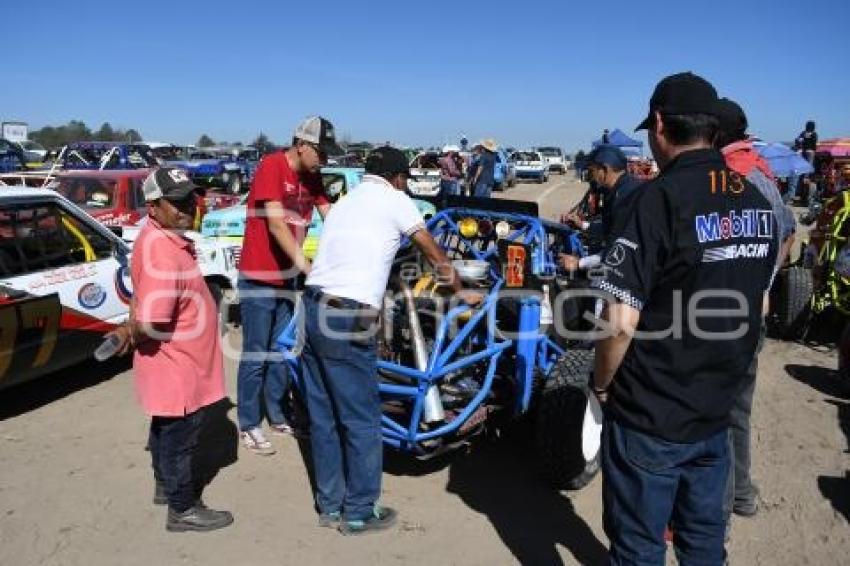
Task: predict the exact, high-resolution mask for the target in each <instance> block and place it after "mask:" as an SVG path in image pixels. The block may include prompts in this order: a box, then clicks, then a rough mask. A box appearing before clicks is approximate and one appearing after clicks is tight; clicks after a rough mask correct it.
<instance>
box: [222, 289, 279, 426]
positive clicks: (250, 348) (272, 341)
mask: <svg viewBox="0 0 850 566" xmlns="http://www.w3.org/2000/svg"><path fill="white" fill-rule="evenodd" d="M239 308H240V311H241V313H242V359H241V360H240V361H239V370H238V373H237V377H236V390H237V391H236V393H237V396H238V398H237V408H236V414H237V418H238V420H239V429H240V430H243V431H246V430H251V429H252V428H256V427H258V426H260V421H261V420H262V415H261V408H260V395H261V394H262V397H263V399H264V400H265V410H266V417H267V418H268V419H269V422H270V423H272V424H282V423H286V422H288V420H289V419H288V413H289V405H288V404H286V407H284V404H285V397H286V394H287V392H288V391H289V373H288V372H287V370H286V366H285V365H284V362H283V358H282V356H281V355H280V353H278V352H277V350H276V341H277V337H278V336H279V335H280V333H281V332H283V330H284V329H285V328H286V325H287V324H289V321H290V320H291V318H292V311H293V303H292V292H291V291H287V290H286V289H282V288H279V287H272V286H269V285H263V284H262V283H256V282H254V281H251V280H250V279H245V278H243V277H240V278H239Z"/></svg>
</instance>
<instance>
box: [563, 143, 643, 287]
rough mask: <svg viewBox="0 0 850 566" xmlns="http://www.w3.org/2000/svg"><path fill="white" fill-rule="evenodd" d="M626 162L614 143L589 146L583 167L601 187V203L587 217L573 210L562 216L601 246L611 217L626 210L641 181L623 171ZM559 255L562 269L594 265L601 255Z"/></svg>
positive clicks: (608, 234)
mask: <svg viewBox="0 0 850 566" xmlns="http://www.w3.org/2000/svg"><path fill="white" fill-rule="evenodd" d="M627 165H628V162H627V161H626V156H625V155H623V152H622V151H620V149H619V148H618V147H615V146H612V145H602V146H599V147H598V148H596V149H595V150H593V152H592V153H591V154H590V156H589V157H588V161H587V168H588V171H589V173H590V179H591V181H593V182H594V183H596V185H597V186H598V187H601V188H602V190H603V191H604V194H605V204H604V206H603V207H602V211H601V212H600V214H599V216H598V217H597V218H595V219H593V220H590V221H587V220H583V219H582V218H581V217H579V216H578V215H577V214H575V213H570V214H567V215H566V216H565V220H566V221H567V222H568V223H570V224H572V225H574V226H576V227H578V228H580V229H581V230H583V231H584V232H585V233H586V234H587V235H588V237H589V238H590V240H591V241H592V242H597V243H598V244H597V245H599V244H601V249H602V250H604V249H605V248H606V247H607V246H608V245H609V244H610V243H611V227H612V226H613V224H614V222H615V219H616V218H617V217H620V216H623V215H624V214H625V211H626V210H627V207H625V206H624V203H626V202H628V200H629V197H630V196H631V194H632V193H634V191H635V189H637V188H638V187H639V186H640V185H641V184H642V182H641V181H640V180H638V179H635V178H634V177H632V176H631V175H629V174H628V173H627V172H626V166H627ZM591 251H594V252H598V251H600V250H599V249H596V250H591ZM560 259H561V265H562V266H563V267H564V269H566V270H567V271H574V270H576V269H589V268H592V267H595V266H597V265H599V263H600V262H601V259H602V258H601V253H596V254H593V255H589V256H586V257H583V258H579V257H578V256H574V255H562V256H561V258H560Z"/></svg>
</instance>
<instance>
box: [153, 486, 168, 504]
mask: <svg viewBox="0 0 850 566" xmlns="http://www.w3.org/2000/svg"><path fill="white" fill-rule="evenodd" d="M153 504H154V505H168V496H167V495H166V494H165V485H164V484H162V483H160V482H156V485H155V486H154V488H153Z"/></svg>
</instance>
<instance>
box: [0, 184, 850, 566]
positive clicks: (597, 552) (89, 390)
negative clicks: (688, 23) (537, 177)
mask: <svg viewBox="0 0 850 566" xmlns="http://www.w3.org/2000/svg"><path fill="white" fill-rule="evenodd" d="M582 191H583V187H582V186H581V185H580V184H579V183H577V182H576V181H575V180H573V179H572V177H571V176H563V177H562V176H557V175H555V176H553V177H552V179H551V180H550V181H549V183H547V184H546V185H530V184H520V185H519V186H518V187H516V188H514V189H511V190H510V191H508V194H507V196H509V197H510V198H518V199H525V200H536V201H537V202H539V203H540V204H541V215H542V216H547V217H549V218H555V217H557V216H558V214H560V212H562V211H563V209H565V208H566V206H567V205H568V204H569V203H570V202H574V201H575V200H577V199H578V198H579V196H580V194H581V192H582ZM502 196H505V195H502ZM228 344H229V349H231V350H232V351H233V352H238V349H239V332H238V331H237V332H231V333H230V334H229V335H228ZM835 366H836V357H835V354H834V353H832V352H829V351H817V350H815V349H812V348H810V347H808V346H804V345H799V344H788V343H782V342H777V341H773V340H770V341H768V343H767V345H766V347H765V349H764V351H763V352H762V354H761V369H760V373H759V377H758V386H757V393H756V398H755V406H754V409H753V476H754V478H755V480H756V481H757V482H758V485H759V486H760V488H761V494H762V506H761V512H760V513H759V514H758V515H757V516H756V517H754V518H752V519H740V518H736V519H735V520H734V523H733V532H732V539H731V541H730V544H729V556H730V563H732V564H746V565H749V564H765V565H775V564H789V565H798V564H817V565H828V564H847V562H848V558H847V557H848V556H850V529H848V517H850V474H849V473H848V464H850V456H848V435H849V434H850V402H848V397H847V396H846V395H845V396H842V388H841V387H840V386H839V382H838V379H837V376H836V374H835V372H834V371H833V368H835ZM235 378H236V363H235V357H234V356H231V359H229V360H228V362H227V381H228V388H229V393H230V399H235ZM845 391H846V390H845ZM234 420H235V409H234V408H233V406H232V404H231V403H229V402H224V403H222V404H220V405H219V406H217V407H216V408H215V410H214V411H212V414H211V416H210V419H209V421H208V423H209V426H208V427H207V429H206V430H205V433H204V437H203V449H204V458H203V462H202V465H203V467H204V469H205V470H207V471H209V472H210V475H211V476H214V477H212V481H211V484H210V485H209V486H208V488H207V490H206V492H205V499H206V501H207V503H208V504H209V505H210V506H212V507H218V508H226V509H229V510H231V511H232V512H233V513H234V515H235V517H236V522H235V524H234V525H233V526H232V527H231V528H229V529H225V530H222V531H218V532H213V533H200V534H199V533H185V534H170V533H167V532H166V531H165V529H164V523H165V510H164V509H163V508H162V507H155V506H154V505H152V504H151V495H152V490H153V480H152V476H151V472H150V467H149V466H150V463H149V462H150V460H149V455H148V453H146V452H145V450H144V446H145V440H146V435H147V422H146V420H145V418H144V417H143V416H142V414H141V413H140V411H139V409H138V407H137V405H136V402H135V398H134V394H133V389H132V374H131V372H130V371H128V370H127V367H126V365H121V364H115V363H113V364H106V365H97V364H94V363H91V364H84V365H81V366H78V367H75V368H72V369H69V370H66V371H63V372H61V373H60V374H56V375H53V376H50V377H47V378H44V379H42V380H40V381H38V382H35V383H32V384H29V385H25V386H23V387H21V388H18V389H15V390H11V391H4V392H2V393H0V461H2V464H0V565H2V566H29V565H39V564H44V565H48V564H49V565H61V566H74V565H80V566H112V565H154V564H155V565H203V566H216V565H227V566H235V565H240V566H243V565H244V566H250V565H258V566H267V565H269V564H284V565H296V564H297V565H312V564H317V565H320V564H348V565H353V564H358V565H359V564H364V565H366V564H382V565H383V564H416V565H418V564H427V565H431V566H437V565H439V566H442V565H470V566H472V565H497V564H498V565H501V564H517V563H521V564H541V565H548V564H576V563H582V564H598V563H600V562H602V561H604V559H605V549H606V539H605V535H604V533H603V531H602V522H601V501H600V485H601V481H600V478H598V477H597V478H596V479H595V480H594V481H593V483H592V484H591V485H589V486H588V487H587V488H585V489H584V490H582V491H580V492H577V493H557V492H554V491H551V490H549V489H547V488H546V487H545V486H544V485H543V484H542V483H541V482H540V481H539V479H538V477H537V475H536V473H535V470H534V467H533V466H532V464H531V457H532V456H531V449H530V446H529V438H528V436H527V435H524V434H522V433H521V432H520V431H516V432H514V433H512V434H508V435H507V436H506V437H503V438H501V439H498V440H485V441H483V442H481V443H478V444H477V445H475V446H474V447H473V448H472V449H471V450H470V451H469V452H468V453H462V454H455V455H453V456H452V457H449V458H445V459H441V460H439V461H432V462H429V463H420V462H415V461H414V462H411V461H409V460H408V459H406V458H403V457H399V456H398V455H394V454H391V453H388V455H387V458H386V464H385V474H384V501H385V502H386V503H387V504H389V505H392V506H394V507H396V508H397V509H398V510H399V512H400V522H399V525H398V528H396V529H394V530H391V531H389V532H385V533H381V534H376V535H373V536H368V537H362V538H346V537H343V536H341V535H339V534H338V533H336V532H335V531H332V530H329V529H320V528H318V527H317V526H316V516H315V514H314V513H313V510H312V497H311V489H310V481H309V475H308V471H307V468H306V466H305V464H304V459H303V455H302V452H301V450H300V449H299V445H298V443H297V441H296V440H295V439H294V438H292V437H274V438H273V441H274V443H275V446H276V447H277V449H278V453H277V454H276V455H274V456H271V457H259V456H255V455H252V454H249V453H247V452H246V451H245V450H244V449H242V448H240V447H239V446H238V444H237V437H236V427H235V425H234ZM669 554H672V552H671V553H669ZM670 561H671V563H672V558H671V559H670Z"/></svg>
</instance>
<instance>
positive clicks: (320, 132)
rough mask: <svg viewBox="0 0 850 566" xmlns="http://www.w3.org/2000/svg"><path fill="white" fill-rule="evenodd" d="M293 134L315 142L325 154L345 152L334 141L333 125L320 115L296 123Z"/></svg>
mask: <svg viewBox="0 0 850 566" xmlns="http://www.w3.org/2000/svg"><path fill="white" fill-rule="evenodd" d="M294 136H295V137H296V138H298V139H299V140H303V141H305V142H308V143H312V144H315V145H316V146H317V147H318V148H319V151H321V152H322V153H324V154H325V155H342V154H343V153H345V152H344V151H342V148H341V147H339V145H337V143H336V134H335V133H334V125H333V124H331V123H330V121H329V120H326V119H325V118H322V117H321V116H311V117H309V118H307V119H306V120H304V121H303V122H301V123H300V124H298V127H297V128H295V134H294Z"/></svg>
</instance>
